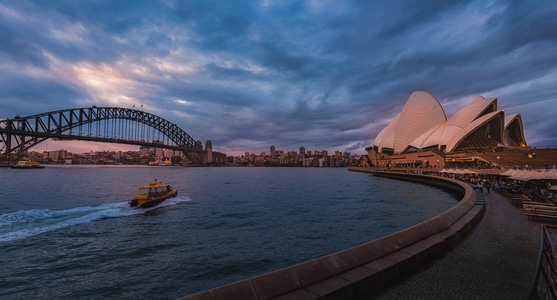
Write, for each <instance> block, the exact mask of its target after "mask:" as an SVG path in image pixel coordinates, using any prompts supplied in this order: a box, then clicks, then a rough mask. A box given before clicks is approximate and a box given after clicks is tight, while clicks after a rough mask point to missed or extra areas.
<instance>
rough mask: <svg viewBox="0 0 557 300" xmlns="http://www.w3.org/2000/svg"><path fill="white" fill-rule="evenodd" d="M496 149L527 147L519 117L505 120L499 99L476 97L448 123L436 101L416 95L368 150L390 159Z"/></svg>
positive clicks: (427, 94)
mask: <svg viewBox="0 0 557 300" xmlns="http://www.w3.org/2000/svg"><path fill="white" fill-rule="evenodd" d="M496 147H526V141H525V139H524V129H523V126H522V119H521V117H520V114H518V113H515V114H511V115H508V116H505V111H504V110H499V109H498V107H497V98H487V99H486V98H484V97H482V96H477V97H476V98H475V99H474V100H472V102H471V103H470V104H469V105H468V106H466V107H464V108H463V109H461V110H460V111H458V112H456V113H455V114H454V115H453V116H451V117H450V118H449V119H447V116H446V115H445V111H444V109H443V107H442V106H441V104H440V103H439V101H438V100H437V99H436V98H435V97H433V96H432V95H431V94H429V93H427V92H422V91H416V92H414V93H412V95H411V96H410V98H408V101H406V104H405V105H404V107H403V108H402V111H401V112H400V113H399V114H398V115H397V116H396V117H395V118H394V119H393V120H392V121H391V123H390V124H389V125H388V126H387V127H385V128H384V129H383V130H381V132H379V134H378V135H377V137H376V138H375V140H374V142H373V144H372V146H371V147H369V148H368V149H367V150H368V151H373V152H375V153H382V154H387V155H397V154H403V153H412V152H423V151H440V152H442V153H447V154H448V153H454V152H461V151H465V150H467V149H474V148H482V149H488V148H496Z"/></svg>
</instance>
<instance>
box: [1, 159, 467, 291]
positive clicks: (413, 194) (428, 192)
mask: <svg viewBox="0 0 557 300" xmlns="http://www.w3.org/2000/svg"><path fill="white" fill-rule="evenodd" d="M155 178H157V179H158V180H159V181H162V182H165V183H169V184H171V185H172V186H173V187H175V188H176V189H177V190H178V196H177V197H176V198H172V199H170V200H167V201H165V202H163V203H162V204H161V205H159V206H157V207H154V208H150V209H134V208H130V207H129V205H128V203H127V201H129V200H130V199H131V198H132V197H133V195H134V194H135V193H136V192H137V188H138V186H139V185H142V184H146V183H148V182H150V181H151V180H153V179H155ZM455 203H456V199H455V195H453V194H451V193H449V192H446V191H443V190H440V189H437V188H434V187H430V186H424V185H420V184H415V183H409V182H404V181H397V180H390V179H385V178H378V177H373V176H372V175H370V174H366V173H356V172H349V171H347V170H346V169H344V168H247V167H246V168H181V167H119V166H118V167H116V166H110V167H103V166H47V167H46V168H45V169H40V170H14V169H9V168H0V265H1V268H0V298H5V299H30V298H31V299H36V298H49V299H53V298H54V299H60V298H68V299H70V298H71V299H89V298H95V299H98V298H159V299H174V298H177V297H180V296H185V295H189V294H192V293H195V292H199V291H202V290H206V289H209V288H213V287H217V286H220V285H224V284H227V283H231V282H235V281H238V280H242V279H245V278H249V277H252V276H255V275H258V274H262V273H265V272H269V271H272V270H276V269H279V268H283V267H286V266H289V265H293V264H296V263H300V262H303V261H306V260H309V259H312V258H316V257H319V256H322V255H326V254H329V253H332V252H335V251H339V250H342V249H345V248H348V247H351V246H355V245H358V244H361V243H364V242H367V241H370V240H373V239H376V238H379V237H381V236H384V235H387V234H389V233H392V232H396V231H399V230H401V229H404V228H407V227H409V226H412V225H414V224H416V223H418V222H421V221H423V220H426V219H428V218H431V217H433V216H435V215H437V214H439V213H440V212H442V211H445V210H446V209H448V208H449V207H451V206H452V205H454V204H455Z"/></svg>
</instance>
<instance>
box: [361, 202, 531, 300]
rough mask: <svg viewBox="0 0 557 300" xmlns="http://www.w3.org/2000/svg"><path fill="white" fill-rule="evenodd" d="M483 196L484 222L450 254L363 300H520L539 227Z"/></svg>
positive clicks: (519, 212)
mask: <svg viewBox="0 0 557 300" xmlns="http://www.w3.org/2000/svg"><path fill="white" fill-rule="evenodd" d="M484 195H485V201H486V204H485V205H486V207H485V208H486V210H485V213H484V215H483V217H482V219H481V220H480V222H479V223H478V224H477V225H476V228H475V229H473V230H472V232H470V233H469V235H468V236H467V237H466V238H465V239H464V240H462V241H461V242H460V243H459V244H457V245H456V246H455V247H454V249H452V250H451V251H450V252H448V253H446V254H445V255H444V256H443V257H440V258H438V259H437V260H435V261H433V262H431V263H430V264H428V265H427V266H425V267H424V268H422V269H421V270H419V271H417V272H415V273H414V274H411V275H409V276H407V277H406V278H402V279H401V280H399V281H397V282H395V283H394V284H392V285H391V286H390V287H388V288H387V289H385V290H383V291H382V292H381V293H380V294H373V295H371V296H370V297H369V298H366V299H523V298H524V296H525V295H526V294H527V292H528V288H529V286H530V282H531V279H532V277H533V276H534V271H535V267H536V258H537V255H538V251H539V247H540V240H539V236H540V234H539V232H540V225H539V223H537V222H534V221H529V220H528V218H527V217H526V216H525V215H524V211H523V210H522V209H520V208H515V207H513V206H512V204H511V203H509V201H508V200H507V199H505V198H504V197H503V196H501V195H499V194H497V193H495V192H493V191H492V192H491V193H485V194H484Z"/></svg>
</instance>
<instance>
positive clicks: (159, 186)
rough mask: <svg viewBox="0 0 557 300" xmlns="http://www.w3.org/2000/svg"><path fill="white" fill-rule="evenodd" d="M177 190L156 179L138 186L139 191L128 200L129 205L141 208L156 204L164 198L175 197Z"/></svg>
mask: <svg viewBox="0 0 557 300" xmlns="http://www.w3.org/2000/svg"><path fill="white" fill-rule="evenodd" d="M176 195H178V191H176V190H175V189H174V188H172V187H171V186H170V185H168V184H165V183H162V182H158V181H157V180H156V179H155V180H154V181H152V182H151V183H149V185H145V186H141V187H139V193H137V195H135V197H134V199H133V200H132V201H130V202H129V204H130V206H131V207H134V206H138V207H141V208H146V207H151V206H154V205H157V204H159V203H161V202H163V201H164V200H166V199H168V198H172V197H176Z"/></svg>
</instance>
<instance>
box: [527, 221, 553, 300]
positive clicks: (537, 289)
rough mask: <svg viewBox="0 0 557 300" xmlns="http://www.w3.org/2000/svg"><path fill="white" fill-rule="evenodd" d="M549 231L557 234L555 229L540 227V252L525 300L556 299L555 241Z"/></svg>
mask: <svg viewBox="0 0 557 300" xmlns="http://www.w3.org/2000/svg"><path fill="white" fill-rule="evenodd" d="M550 231H555V232H556V233H557V227H554V226H546V225H543V224H542V225H541V229H540V250H539V252H538V259H537V262H536V269H535V271H534V277H533V278H532V282H531V283H530V288H529V289H528V293H527V294H526V296H525V297H524V299H525V300H534V299H550V300H552V299H557V271H556V268H555V254H554V251H557V249H556V247H555V241H553V238H552V236H551V234H550Z"/></svg>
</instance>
